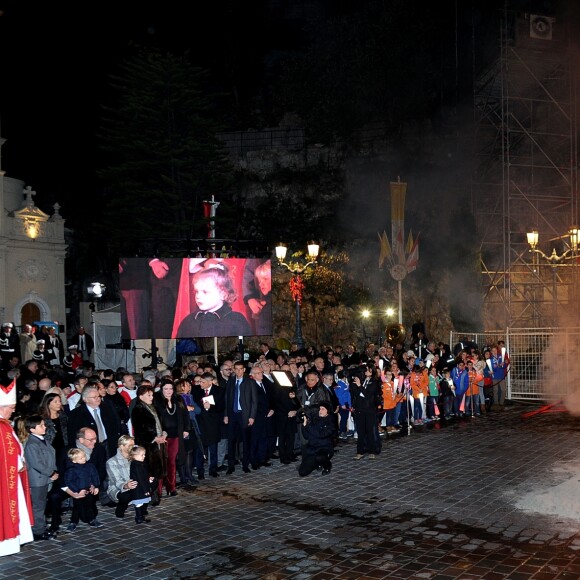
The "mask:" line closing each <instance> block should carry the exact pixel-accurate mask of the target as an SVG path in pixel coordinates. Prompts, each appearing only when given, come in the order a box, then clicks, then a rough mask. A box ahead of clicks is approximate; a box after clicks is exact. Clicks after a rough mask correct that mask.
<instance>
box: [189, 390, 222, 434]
mask: <svg viewBox="0 0 580 580" xmlns="http://www.w3.org/2000/svg"><path fill="white" fill-rule="evenodd" d="M209 394H210V395H211V396H212V397H213V398H214V401H215V405H210V408H209V409H207V410H206V409H205V408H204V406H203V402H202V399H203V398H204V397H205V391H204V390H203V389H202V388H201V387H200V386H199V385H195V386H194V387H193V389H192V391H191V395H192V396H193V400H194V401H195V403H197V405H199V406H200V407H201V413H200V414H199V415H198V416H197V421H198V424H199V428H200V431H201V437H202V441H203V444H204V445H213V444H214V443H218V442H219V440H220V439H221V438H222V425H223V423H224V409H225V404H226V402H225V395H226V393H225V389H224V388H222V387H220V386H219V385H212V386H211V388H210V390H209Z"/></svg>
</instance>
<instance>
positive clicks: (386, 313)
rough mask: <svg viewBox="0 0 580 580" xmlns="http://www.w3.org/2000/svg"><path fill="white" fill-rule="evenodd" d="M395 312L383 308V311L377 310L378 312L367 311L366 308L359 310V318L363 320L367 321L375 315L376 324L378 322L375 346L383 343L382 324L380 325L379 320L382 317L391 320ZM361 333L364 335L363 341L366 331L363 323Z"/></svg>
mask: <svg viewBox="0 0 580 580" xmlns="http://www.w3.org/2000/svg"><path fill="white" fill-rule="evenodd" d="M395 312H396V310H395V309H394V308H390V307H389V308H384V309H378V310H369V309H368V308H364V309H363V310H361V316H362V317H363V320H368V319H369V318H370V317H371V316H372V315H373V314H376V315H377V322H378V333H377V337H378V338H377V344H378V345H379V346H381V345H382V343H383V341H382V333H381V330H382V324H381V320H382V318H383V316H386V317H387V318H391V317H392V316H393V315H394V314H395ZM363 333H364V335H365V340H366V330H365V327H364V323H363Z"/></svg>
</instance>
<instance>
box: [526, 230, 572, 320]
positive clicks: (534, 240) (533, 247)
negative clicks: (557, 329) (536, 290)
mask: <svg viewBox="0 0 580 580" xmlns="http://www.w3.org/2000/svg"><path fill="white" fill-rule="evenodd" d="M579 232H580V230H578V228H577V227H576V226H574V227H572V228H570V230H569V231H568V233H567V234H565V235H564V236H562V238H569V248H568V249H567V250H566V251H565V252H563V253H562V254H557V253H556V249H555V248H552V253H551V254H550V255H548V254H545V253H544V252H542V250H540V249H539V248H538V247H537V246H538V241H539V234H538V231H537V230H531V231H529V232H527V234H526V236H527V239H528V244H529V246H530V252H532V253H533V254H534V257H536V258H539V256H541V257H542V258H544V260H546V262H548V264H549V265H550V267H551V268H552V320H553V324H556V321H557V316H558V294H557V283H558V271H557V269H558V267H559V266H563V265H564V264H563V262H564V260H566V259H567V258H573V257H575V256H576V255H577V252H578V235H579ZM538 265H539V264H538V262H537V260H536V261H535V262H534V266H538Z"/></svg>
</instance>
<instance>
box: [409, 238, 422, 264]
mask: <svg viewBox="0 0 580 580" xmlns="http://www.w3.org/2000/svg"><path fill="white" fill-rule="evenodd" d="M420 235H421V234H417V237H416V238H415V241H414V242H413V245H412V246H411V249H410V250H409V254H408V256H407V272H412V271H413V270H415V268H417V264H418V263H419V236H420ZM409 237H411V236H410V235H409Z"/></svg>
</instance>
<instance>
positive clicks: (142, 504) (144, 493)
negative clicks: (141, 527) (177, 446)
mask: <svg viewBox="0 0 580 580" xmlns="http://www.w3.org/2000/svg"><path fill="white" fill-rule="evenodd" d="M145 453H146V451H145V447H141V446H140V445H135V446H134V447H133V449H131V452H130V461H131V464H130V467H129V477H130V479H132V480H133V481H136V482H137V487H135V488H134V489H132V490H131V502H130V503H131V504H133V505H134V506H135V522H136V523H137V524H148V523H149V522H150V521H151V520H150V519H147V518H146V517H145V516H146V515H147V504H148V503H149V502H150V501H151V484H152V483H153V481H154V480H155V478H154V477H150V476H149V471H148V470H147V464H146V463H145Z"/></svg>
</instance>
